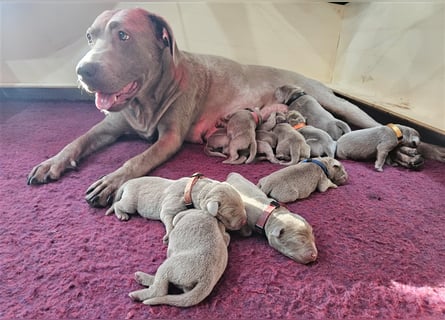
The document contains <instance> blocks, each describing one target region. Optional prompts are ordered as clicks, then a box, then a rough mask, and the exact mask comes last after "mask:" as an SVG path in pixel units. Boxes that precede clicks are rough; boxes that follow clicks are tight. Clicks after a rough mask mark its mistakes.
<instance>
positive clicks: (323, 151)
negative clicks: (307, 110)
mask: <svg viewBox="0 0 445 320" xmlns="http://www.w3.org/2000/svg"><path fill="white" fill-rule="evenodd" d="M286 121H287V122H288V123H289V124H290V125H291V126H292V127H293V128H294V129H295V130H298V132H300V133H301V134H302V135H303V137H304V138H305V139H306V143H307V144H308V145H309V146H310V147H311V157H321V156H328V157H332V158H333V157H335V148H336V143H335V141H334V140H333V139H332V137H331V136H330V135H329V134H328V133H327V132H326V131H323V130H321V129H318V128H315V127H314V126H309V125H306V119H305V118H304V117H303V115H302V114H301V113H300V112H298V111H296V110H290V111H289V112H287V114H286Z"/></svg>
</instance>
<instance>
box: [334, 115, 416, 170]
mask: <svg viewBox="0 0 445 320" xmlns="http://www.w3.org/2000/svg"><path fill="white" fill-rule="evenodd" d="M419 142H420V137H419V133H418V132H417V131H416V130H414V129H412V128H409V127H406V126H402V125H400V124H397V125H394V124H388V125H386V126H379V127H374V128H368V129H362V130H355V131H352V132H349V133H347V134H345V135H344V136H342V137H341V138H340V139H338V141H337V151H336V153H337V158H339V159H353V160H370V159H376V160H375V163H374V167H375V169H376V170H377V171H380V172H382V171H383V165H384V164H385V162H386V161H387V158H388V155H389V153H390V152H391V151H392V150H394V149H395V148H396V147H397V146H399V145H401V146H407V147H412V148H415V147H416V146H417V145H418V144H419ZM388 160H389V159H388Z"/></svg>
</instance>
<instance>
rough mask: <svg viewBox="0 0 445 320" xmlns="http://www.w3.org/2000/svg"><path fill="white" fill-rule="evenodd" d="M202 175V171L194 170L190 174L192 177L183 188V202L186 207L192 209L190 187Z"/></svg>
mask: <svg viewBox="0 0 445 320" xmlns="http://www.w3.org/2000/svg"><path fill="white" fill-rule="evenodd" d="M203 176H204V175H203V174H202V173H199V172H196V173H194V174H192V176H191V177H192V178H193V179H190V181H189V182H188V183H187V185H186V186H185V190H184V204H185V206H186V207H187V209H192V208H193V201H192V189H193V186H194V185H195V184H196V182H198V180H199V179H200V178H202V177H203Z"/></svg>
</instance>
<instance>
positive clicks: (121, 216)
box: [114, 212, 130, 221]
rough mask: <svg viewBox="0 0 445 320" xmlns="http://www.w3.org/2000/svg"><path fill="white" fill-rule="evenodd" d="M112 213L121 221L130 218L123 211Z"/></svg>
mask: <svg viewBox="0 0 445 320" xmlns="http://www.w3.org/2000/svg"><path fill="white" fill-rule="evenodd" d="M114 214H115V215H116V217H117V218H118V219H119V220H121V221H127V220H128V219H130V216H129V215H128V214H126V213H125V212H115V213H114Z"/></svg>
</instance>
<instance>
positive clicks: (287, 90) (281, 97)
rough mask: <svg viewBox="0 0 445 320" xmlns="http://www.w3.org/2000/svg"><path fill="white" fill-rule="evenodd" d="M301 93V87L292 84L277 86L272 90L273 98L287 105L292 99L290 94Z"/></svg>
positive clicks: (302, 92)
mask: <svg viewBox="0 0 445 320" xmlns="http://www.w3.org/2000/svg"><path fill="white" fill-rule="evenodd" d="M301 94H304V90H303V88H301V87H298V86H294V85H284V86H281V87H278V88H277V89H276V90H275V92H274V96H275V99H277V101H278V102H279V103H283V104H287V105H289V101H291V100H292V96H294V95H297V96H298V95H301Z"/></svg>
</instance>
